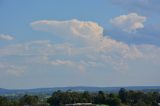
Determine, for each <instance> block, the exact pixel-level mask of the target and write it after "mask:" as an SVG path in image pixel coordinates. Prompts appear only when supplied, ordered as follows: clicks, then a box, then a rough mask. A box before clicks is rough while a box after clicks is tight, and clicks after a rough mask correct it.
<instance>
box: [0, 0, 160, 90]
mask: <svg viewBox="0 0 160 106" xmlns="http://www.w3.org/2000/svg"><path fill="white" fill-rule="evenodd" d="M159 11H160V1H158V0H134V1H129V0H100V1H99V0H69V1H68V0H34V1H33V0H14V1H13V0H12V1H11V0H1V1H0V73H1V74H0V87H1V88H38V87H57V86H154V85H156V86H157V85H160V77H159V75H160V71H159V69H160V55H159V54H160V20H159V19H160V15H159V14H158V12H159Z"/></svg>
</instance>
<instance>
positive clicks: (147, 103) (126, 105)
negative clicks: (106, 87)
mask: <svg viewBox="0 0 160 106" xmlns="http://www.w3.org/2000/svg"><path fill="white" fill-rule="evenodd" d="M47 103H49V104H50V105H51V106H64V105H65V104H71V103H93V104H99V105H102V104H105V105H109V106H158V103H160V93H159V92H147V93H145V92H142V91H132V90H129V91H128V90H126V89H124V88H122V89H120V90H119V93H107V92H103V91H99V92H97V93H90V92H87V91H85V92H75V91H66V92H62V91H56V92H54V93H53V94H52V96H51V97H49V98H48V99H47V101H43V100H42V99H40V98H39V97H38V96H30V95H24V96H22V97H20V98H17V99H11V98H7V97H3V96H0V106H24V105H30V106H37V105H38V104H45V105H43V106H48V104H47Z"/></svg>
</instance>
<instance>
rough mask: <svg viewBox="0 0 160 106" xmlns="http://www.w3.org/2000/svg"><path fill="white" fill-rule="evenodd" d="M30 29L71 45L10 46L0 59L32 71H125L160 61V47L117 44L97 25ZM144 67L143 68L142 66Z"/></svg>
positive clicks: (38, 24)
mask: <svg viewBox="0 0 160 106" xmlns="http://www.w3.org/2000/svg"><path fill="white" fill-rule="evenodd" d="M31 26H32V28H33V29H36V30H39V31H46V32H50V33H54V34H55V33H56V35H57V36H61V37H64V38H67V37H69V38H70V39H71V41H64V42H61V43H53V42H52V41H49V40H37V41H30V42H26V43H20V44H14V45H8V46H6V47H3V48H0V58H2V57H8V56H14V57H18V58H17V59H16V62H17V63H20V64H21V66H26V65H27V67H30V68H33V69H34V68H35V67H41V66H47V67H51V68H53V67H54V68H55V67H60V68H63V70H65V69H68V68H71V70H80V71H84V70H92V69H93V70H98V69H99V68H100V67H103V68H104V69H107V67H108V66H111V67H113V69H115V70H125V69H128V68H129V67H130V66H132V65H131V63H134V62H135V63H136V62H137V60H142V61H143V60H149V62H151V64H154V62H153V61H155V60H156V63H157V62H158V61H160V57H159V55H157V54H159V53H160V49H159V47H157V46H151V45H143V46H142V45H128V44H126V43H124V42H120V41H116V40H114V39H112V38H110V37H108V36H107V35H105V36H104V35H103V27H101V26H100V25H98V24H97V23H95V22H91V21H89V22H84V21H79V20H67V21H57V20H45V21H44V20H42V21H41V20H40V21H35V22H33V23H31ZM66 28H67V30H66ZM73 29H74V30H73ZM75 32H76V33H75ZM77 32H78V33H77ZM53 40H54V39H53ZM72 40H76V41H78V43H82V42H83V45H81V46H77V42H72ZM148 47H149V48H148ZM147 48H148V49H147ZM149 50H151V51H149ZM153 51H154V52H155V53H154V54H153ZM151 52H152V53H151ZM153 55H154V56H153ZM8 61H9V60H8ZM2 62H3V61H2ZM12 64H13V63H12ZM141 64H142V66H143V63H141ZM14 66H16V64H14ZM0 68H2V67H0ZM137 69H138V68H137ZM13 72H14V71H13Z"/></svg>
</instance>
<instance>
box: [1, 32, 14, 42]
mask: <svg viewBox="0 0 160 106" xmlns="http://www.w3.org/2000/svg"><path fill="white" fill-rule="evenodd" d="M13 39H14V37H13V36H11V35H7V34H0V40H8V41H10V40H13Z"/></svg>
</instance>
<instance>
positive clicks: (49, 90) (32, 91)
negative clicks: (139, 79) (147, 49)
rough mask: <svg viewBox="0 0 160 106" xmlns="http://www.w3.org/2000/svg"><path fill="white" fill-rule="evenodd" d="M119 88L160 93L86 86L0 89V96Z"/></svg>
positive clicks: (150, 88) (153, 88) (154, 88)
mask: <svg viewBox="0 0 160 106" xmlns="http://www.w3.org/2000/svg"><path fill="white" fill-rule="evenodd" d="M120 88H125V89H128V90H141V91H144V92H149V91H157V92H160V86H129V87H123V86H122V87H86V86H76V87H53V88H35V89H4V88H0V95H8V94H52V93H53V92H55V91H57V90H61V91H67V90H72V91H79V92H81V91H89V92H97V91H106V92H118V91H119V89H120Z"/></svg>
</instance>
